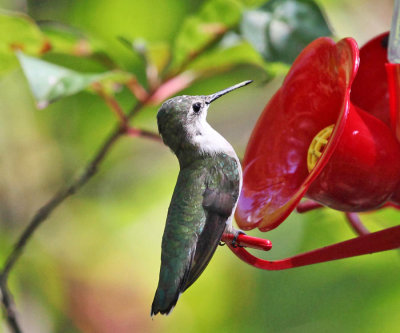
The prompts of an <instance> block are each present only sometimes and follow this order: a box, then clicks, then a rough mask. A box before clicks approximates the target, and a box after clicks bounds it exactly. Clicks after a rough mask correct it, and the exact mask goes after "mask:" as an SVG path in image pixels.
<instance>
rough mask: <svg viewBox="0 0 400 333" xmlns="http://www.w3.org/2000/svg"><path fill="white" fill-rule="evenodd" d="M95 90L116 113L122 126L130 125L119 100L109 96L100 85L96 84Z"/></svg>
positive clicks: (94, 85)
mask: <svg viewBox="0 0 400 333" xmlns="http://www.w3.org/2000/svg"><path fill="white" fill-rule="evenodd" d="M93 88H94V90H95V91H96V92H97V94H98V95H99V96H100V97H101V98H102V99H103V100H104V102H106V104H107V105H108V107H109V108H110V109H111V111H113V112H114V114H115V115H116V116H117V118H118V119H119V121H120V122H121V125H122V126H127V124H128V118H127V116H126V115H125V113H124V111H123V110H122V108H121V106H120V105H119V103H118V102H117V100H116V99H115V98H114V97H113V96H112V95H110V94H107V93H106V92H105V91H104V89H103V88H102V86H101V85H100V83H97V82H96V83H94V84H93Z"/></svg>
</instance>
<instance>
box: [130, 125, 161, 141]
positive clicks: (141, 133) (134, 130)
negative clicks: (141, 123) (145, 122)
mask: <svg viewBox="0 0 400 333" xmlns="http://www.w3.org/2000/svg"><path fill="white" fill-rule="evenodd" d="M126 134H128V135H129V136H132V137H138V136H139V137H143V138H147V139H151V140H155V141H158V142H162V139H161V137H160V136H159V135H158V134H157V133H154V132H150V131H146V130H143V129H139V128H136V127H132V126H130V127H128V128H127V129H126Z"/></svg>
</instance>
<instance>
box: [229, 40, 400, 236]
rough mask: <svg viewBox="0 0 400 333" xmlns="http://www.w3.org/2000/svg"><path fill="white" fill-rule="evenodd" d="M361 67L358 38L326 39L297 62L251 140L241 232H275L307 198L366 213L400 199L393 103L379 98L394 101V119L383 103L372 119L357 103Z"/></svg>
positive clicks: (240, 205) (245, 168)
mask: <svg viewBox="0 0 400 333" xmlns="http://www.w3.org/2000/svg"><path fill="white" fill-rule="evenodd" d="M380 47H381V48H382V46H380ZM367 54H368V53H367ZM379 55H381V54H379ZM381 58H382V57H381ZM366 63H368V61H366ZM358 65H359V55H358V47H357V44H356V43H355V41H354V40H353V39H351V38H346V39H343V40H341V41H340V42H339V43H337V44H335V43H334V42H333V41H332V40H331V39H329V38H319V39H317V40H315V41H314V42H313V43H311V44H310V45H308V46H307V47H306V48H305V49H304V50H303V52H302V53H301V54H300V55H299V57H298V58H297V59H296V61H295V62H294V64H293V66H292V68H291V70H290V71H289V73H288V75H287V77H286V78H285V80H284V83H283V85H282V87H281V88H280V89H279V90H278V92H277V93H276V94H275V95H274V97H273V98H272V99H271V101H270V102H269V103H268V105H267V106H266V108H265V110H264V112H263V113H262V115H261V117H260V119H259V120H258V122H257V124H256V126H255V128H254V130H253V133H252V136H251V138H250V141H249V144H248V147H247V150H246V154H245V157H244V161H243V176H244V183H243V189H242V193H241V196H240V199H239V203H238V207H237V210H236V220H237V222H238V225H239V227H241V228H242V229H245V230H246V229H252V228H254V227H258V228H259V229H260V230H262V231H267V230H270V229H273V228H274V227H276V226H277V225H279V224H280V223H281V222H282V221H283V220H284V219H285V218H286V217H287V216H288V215H289V214H290V212H291V211H292V210H293V209H294V208H295V206H296V205H297V204H298V202H299V201H300V200H301V198H302V197H303V196H304V195H307V197H309V198H311V199H313V200H316V201H318V202H320V203H322V204H324V205H327V206H330V207H332V208H334V209H339V210H343V211H364V210H369V209H375V208H377V207H379V206H380V205H382V204H384V203H385V202H386V201H387V200H389V198H390V196H391V195H393V192H395V191H396V188H397V184H398V183H399V181H400V146H399V144H398V143H397V141H396V140H395V138H394V136H393V134H392V132H391V131H390V129H389V127H388V126H387V125H386V124H387V122H388V119H387V112H388V111H387V110H388V107H387V103H388V102H387V98H388V97H387V96H386V93H382V91H381V92H376V94H377V95H380V96H381V97H380V98H386V102H385V103H386V106H385V107H386V109H385V110H386V111H381V109H380V107H379V103H378V102H377V103H376V104H374V105H371V108H369V109H368V110H367V111H368V112H369V113H371V114H372V115H371V114H368V113H367V112H365V111H363V110H361V109H360V108H358V107H356V106H355V105H353V104H352V103H350V91H351V87H352V82H353V80H354V77H355V76H356V73H357V70H358ZM383 70H384V66H383ZM366 71H367V70H366ZM367 72H368V71H367ZM364 74H365V71H364V70H363V71H360V75H361V76H360V79H358V80H359V82H360V84H358V85H357V89H359V92H357V94H356V95H355V97H354V99H355V100H358V101H362V103H366V105H367V106H368V105H369V104H368V102H367V99H366V100H363V99H362V97H363V95H362V90H363V87H362V85H363V84H364V86H368V84H366V83H365V82H364V81H363V78H362V75H364ZM379 75H381V73H379ZM385 82H386V78H385ZM358 87H359V88H358ZM386 87H387V86H386ZM386 89H387V88H386ZM366 90H367V89H366ZM372 90H373V89H372ZM366 94H368V92H367V93H366ZM371 94H372V93H371ZM382 96H383V97H382ZM366 97H369V96H366ZM354 99H353V100H354ZM362 103H360V104H362ZM362 105H363V104H362ZM385 117H386V118H385ZM378 118H380V119H381V120H379V119H378ZM385 123H386V124H385Z"/></svg>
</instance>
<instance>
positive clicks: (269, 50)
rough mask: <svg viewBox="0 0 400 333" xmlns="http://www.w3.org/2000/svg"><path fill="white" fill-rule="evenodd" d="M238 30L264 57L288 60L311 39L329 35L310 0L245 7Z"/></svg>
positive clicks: (282, 60)
mask: <svg viewBox="0 0 400 333" xmlns="http://www.w3.org/2000/svg"><path fill="white" fill-rule="evenodd" d="M241 32H242V35H243V36H244V38H246V39H247V40H248V41H249V42H250V43H251V44H252V45H253V46H254V47H255V49H256V50H257V51H258V52H260V53H261V54H262V56H263V57H264V59H265V60H267V61H280V62H285V63H289V64H290V63H292V62H293V60H294V59H295V58H296V57H297V55H298V54H299V53H300V51H301V50H302V49H303V48H304V47H305V46H306V45H307V44H309V43H310V42H311V41H313V40H314V39H316V38H318V37H321V36H331V35H332V33H331V31H330V29H329V26H328V24H327V22H326V21H325V18H324V16H323V14H322V12H321V10H320V9H319V7H318V6H317V5H316V4H315V2H314V1H313V0H271V1H269V2H268V3H266V4H265V5H263V6H261V7H260V8H259V9H255V10H249V11H246V12H245V13H244V15H243V19H242V22H241Z"/></svg>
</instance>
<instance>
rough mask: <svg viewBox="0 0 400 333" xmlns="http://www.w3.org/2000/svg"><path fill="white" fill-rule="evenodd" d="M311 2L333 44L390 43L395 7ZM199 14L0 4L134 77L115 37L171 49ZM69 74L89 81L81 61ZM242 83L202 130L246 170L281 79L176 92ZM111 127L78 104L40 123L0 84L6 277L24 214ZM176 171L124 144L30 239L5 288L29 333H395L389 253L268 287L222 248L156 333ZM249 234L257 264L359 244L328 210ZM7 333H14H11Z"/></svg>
mask: <svg viewBox="0 0 400 333" xmlns="http://www.w3.org/2000/svg"><path fill="white" fill-rule="evenodd" d="M317 2H318V4H319V5H320V6H321V7H322V9H323V10H324V12H325V14H326V17H327V19H328V21H329V22H330V24H331V27H332V29H333V31H334V33H335V36H336V38H343V37H348V36H351V37H353V38H355V39H356V40H357V42H358V43H359V44H360V45H362V44H363V43H364V42H365V41H367V40H368V39H370V38H372V37H373V36H375V35H377V34H379V33H381V32H383V31H386V30H389V27H390V21H391V13H392V6H393V2H392V1H389V0H381V1H374V0H363V1H361V0H355V1H347V0H327V1H324V0H319V1H317ZM201 5H202V1H201V0H192V1H180V0H157V1H145V0H136V1H129V0H116V1H109V0H86V1H67V0H37V1H27V0H0V8H2V9H7V10H15V11H22V12H25V13H27V14H29V15H30V16H31V17H32V18H34V19H35V20H40V21H46V20H51V21H57V22H60V23H62V24H66V25H70V26H73V27H76V28H77V29H79V30H81V31H84V32H85V33H88V34H91V35H93V36H98V37H99V38H101V39H102V40H103V41H106V42H107V43H108V47H109V49H110V52H115V53H119V54H120V55H121V58H120V59H121V62H122V63H123V64H124V66H125V68H127V69H129V68H131V67H132V68H133V67H134V66H135V63H134V62H133V61H131V60H130V57H131V54H130V53H129V52H128V51H127V50H126V49H124V48H123V47H122V46H121V45H119V44H118V42H117V41H116V37H117V36H124V37H126V38H130V39H133V38H145V39H146V40H149V41H154V42H158V41H167V42H169V41H171V40H173V38H174V35H175V34H176V32H177V31H178V29H179V27H180V24H181V22H182V21H183V19H184V18H185V17H187V16H188V15H190V14H192V13H195V12H196V11H197V10H198V8H199V7H200V6H201ZM6 33H7V32H6V31H2V33H1V34H6ZM0 39H1V37H0ZM74 61H75V62H74ZM65 62H66V63H68V62H69V65H70V67H72V68H75V69H82V68H84V69H86V70H91V71H96V70H97V68H96V65H95V64H93V63H90V62H89V61H85V60H80V59H78V60H76V59H75V60H74V59H72V58H71V59H65ZM245 79H253V80H254V81H255V83H254V84H252V85H251V86H249V87H246V88H244V89H243V90H240V91H237V92H236V93H233V94H229V95H227V96H226V97H224V98H223V99H220V100H219V101H218V102H216V103H215V104H213V107H212V110H211V112H210V113H209V118H208V119H209V122H210V123H211V124H212V126H213V127H215V128H216V129H217V130H218V131H219V132H220V133H222V134H223V135H224V136H225V137H226V138H227V139H228V141H230V142H231V143H232V145H233V146H234V147H235V149H236V151H237V153H238V155H239V156H243V153H244V150H245V147H246V143H247V141H248V138H249V136H250V133H251V130H252V128H253V126H254V124H255V122H256V120H257V117H258V116H259V114H260V113H261V111H262V110H263V108H264V106H265V104H266V103H267V102H268V100H269V98H270V97H271V96H272V94H273V93H274V92H275V91H276V89H277V88H278V87H279V85H280V83H281V82H282V79H283V76H282V75H278V76H277V77H275V78H274V79H273V80H271V81H270V82H268V83H267V84H264V83H263V81H264V77H263V76H262V75H261V74H260V71H258V70H256V69H255V68H250V67H243V66H242V67H239V68H237V69H235V70H232V71H229V73H225V74H221V75H218V76H216V77H214V78H212V79H207V80H201V81H199V82H197V83H195V84H194V85H193V86H192V87H191V88H190V89H186V90H185V91H184V93H186V94H209V93H212V92H215V91H217V90H220V89H222V88H225V87H227V86H230V85H232V84H234V83H237V82H240V81H242V80H245ZM118 98H119V100H120V102H121V104H122V105H123V107H124V108H125V110H128V109H129V107H130V106H131V105H132V104H133V100H132V96H131V95H130V94H129V93H127V92H122V93H121V94H120V95H119V96H118ZM157 109H158V107H157V106H154V107H152V108H146V110H145V111H144V112H143V113H142V114H141V115H140V116H139V117H138V118H136V119H135V122H134V124H135V125H138V126H141V127H143V128H146V129H149V130H153V131H156V119H155V115H156V111H157ZM114 124H115V117H114V116H113V115H112V114H111V112H110V111H109V110H108V109H107V106H106V105H105V104H104V102H103V101H102V100H101V99H100V98H99V97H97V96H95V95H93V94H90V93H87V92H82V93H79V94H77V95H74V96H71V97H67V98H64V99H62V100H60V101H58V102H56V103H54V104H52V105H50V106H49V107H47V108H45V109H43V110H37V108H36V106H35V102H34V99H33V97H32V94H31V92H30V89H29V87H28V84H27V82H26V79H25V77H24V75H23V73H22V71H21V69H18V68H17V69H14V70H10V71H8V72H5V73H3V74H2V75H1V76H0V259H1V260H2V262H3V260H4V258H5V256H6V255H7V253H9V251H10V249H11V247H12V244H13V242H14V241H15V240H16V238H17V236H18V235H19V234H20V232H21V231H22V229H23V228H24V226H25V225H26V224H27V223H28V221H29V219H30V217H31V216H32V215H33V213H34V212H35V211H36V210H37V209H38V208H39V207H40V206H41V205H42V204H43V203H45V202H46V201H47V200H48V199H49V198H50V197H51V196H52V195H53V194H54V193H55V192H56V191H58V190H59V189H61V188H62V187H63V186H65V185H67V184H68V183H69V182H70V181H71V180H72V179H74V177H75V176H77V175H78V174H79V172H80V171H82V167H83V166H84V165H85V163H86V162H87V161H88V160H89V159H90V157H91V156H92V155H93V154H94V152H95V151H96V149H97V148H98V147H99V145H100V143H101V142H102V140H103V138H104V137H105V136H106V135H107V134H108V133H109V132H110V130H111V129H112V128H113V126H114ZM178 167H179V166H178V163H177V161H176V159H175V157H174V156H173V154H172V153H171V152H170V151H169V150H168V149H167V148H166V147H165V146H163V145H161V144H159V143H157V142H152V141H149V140H145V139H141V138H128V137H126V138H123V139H122V140H120V142H118V143H117V145H116V146H115V147H114V148H113V149H112V151H111V153H110V154H109V155H108V157H107V158H106V160H105V162H104V163H103V164H102V166H101V169H100V171H99V173H98V174H97V175H96V176H95V177H94V178H93V179H92V180H91V181H90V182H89V184H88V185H87V186H85V187H84V188H83V189H82V190H81V191H80V192H79V193H78V194H76V195H74V196H73V197H71V198H70V199H68V200H67V201H66V202H65V203H64V204H63V205H62V206H60V207H59V209H57V210H56V211H55V212H54V214H52V215H51V216H50V218H49V219H48V220H47V221H46V222H45V223H44V225H43V226H42V227H41V228H40V229H39V230H38V232H37V233H36V234H35V236H34V239H33V240H32V241H31V243H30V244H29V245H28V247H27V248H26V251H25V253H24V255H23V257H22V258H21V260H20V261H19V262H18V264H17V266H16V267H15V269H14V270H13V272H12V274H11V277H10V288H11V290H12V291H13V293H14V295H15V300H16V304H17V309H18V315H19V317H20V318H21V322H22V325H23V327H24V329H25V331H26V332H29V333H35V332H38V333H47V332H71V333H72V332H99V333H108V332H121V333H125V332H178V331H184V332H215V331H218V332H243V331H246V332H338V331H342V332H398V312H399V309H400V274H399V269H400V255H399V252H396V251H391V252H387V253H381V254H375V255H370V256H363V257H358V258H353V259H346V260H342V261H337V262H331V263H324V264H319V265H315V266H308V267H304V268H297V269H293V270H287V271H277V272H267V271H261V270H257V269H255V268H253V267H250V266H247V265H246V264H244V263H242V262H241V261H239V259H237V258H236V257H234V256H233V255H232V253H231V252H230V251H229V249H228V248H227V247H219V248H218V249H217V252H216V254H215V256H214V258H213V259H212V261H211V263H210V265H209V266H208V267H207V269H206V270H205V272H204V273H203V274H202V276H201V277H200V278H199V280H198V281H197V282H196V283H195V284H194V285H193V286H192V287H191V288H190V289H189V290H188V291H187V292H185V293H184V294H183V295H182V297H181V298H180V300H179V302H178V305H177V307H176V308H175V309H174V311H173V312H172V314H171V315H170V316H168V317H161V316H157V317H155V318H154V319H153V320H152V319H151V318H150V306H151V302H152V300H153V296H154V292H155V289H156V286H157V282H158V273H159V264H160V253H161V237H162V233H163V229H164V223H165V218H166V213H167V209H168V205H169V201H170V198H171V195H172V191H173V188H174V185H175V181H176V177H177V174H178ZM399 216H400V215H399V213H398V212H395V211H392V210H391V209H386V210H382V211H381V212H378V213H374V214H363V215H362V218H363V220H364V221H365V222H366V225H367V226H368V228H370V229H372V230H376V229H380V228H383V227H387V226H390V225H393V224H396V221H398V218H399ZM250 234H251V235H257V236H261V237H264V238H269V239H271V240H272V242H273V244H274V248H273V250H272V251H271V252H270V253H268V256H265V254H263V253H257V255H259V256H262V257H264V258H267V257H268V258H272V259H278V258H283V257H286V256H289V255H293V254H296V253H299V252H301V251H305V250H310V249H313V248H315V247H320V246H323V245H328V244H331V243H333V242H337V241H340V240H344V239H347V238H351V237H353V236H354V234H353V233H352V231H351V230H350V228H349V227H348V225H347V223H346V221H345V219H344V217H343V214H341V213H339V212H334V211H331V210H328V209H321V210H318V211H314V212H310V213H307V214H305V215H299V214H297V213H293V214H292V215H291V216H290V217H289V218H288V219H287V221H285V223H283V224H282V225H281V226H280V227H279V228H277V229H276V230H274V231H272V232H270V233H268V234H262V233H260V232H258V231H252V232H250ZM0 331H1V332H8V331H7V328H6V324H5V323H4V322H3V323H2V324H0Z"/></svg>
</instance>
